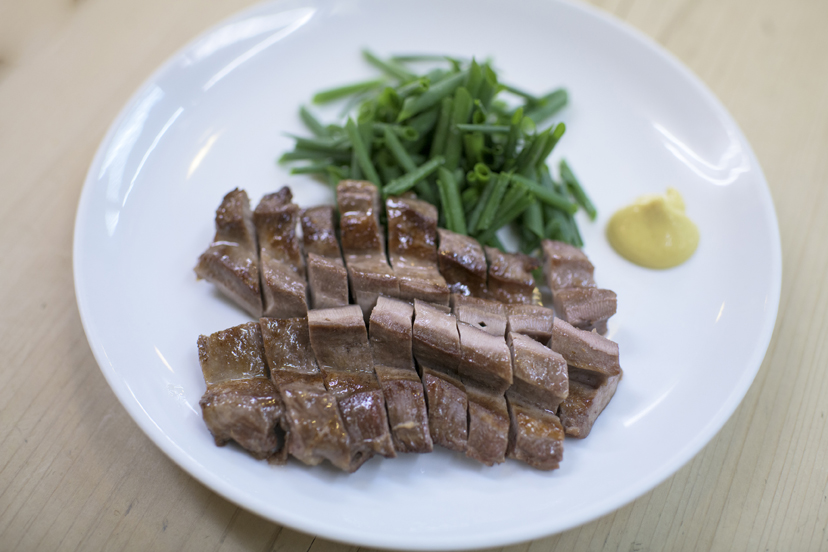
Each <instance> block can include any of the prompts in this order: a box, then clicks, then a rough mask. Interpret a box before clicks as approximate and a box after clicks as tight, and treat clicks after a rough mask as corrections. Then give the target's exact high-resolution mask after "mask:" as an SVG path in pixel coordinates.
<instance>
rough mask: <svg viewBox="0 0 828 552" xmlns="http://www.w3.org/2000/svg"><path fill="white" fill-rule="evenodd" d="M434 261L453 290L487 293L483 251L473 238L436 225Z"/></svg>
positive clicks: (484, 295)
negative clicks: (435, 255)
mask: <svg viewBox="0 0 828 552" xmlns="http://www.w3.org/2000/svg"><path fill="white" fill-rule="evenodd" d="M437 235H438V237H439V239H440V246H439V248H438V250H437V262H438V264H439V267H440V273H441V274H442V275H443V277H444V278H445V279H446V282H447V284H448V286H449V289H450V290H451V292H452V293H457V294H460V295H472V296H474V297H486V296H487V289H486V273H487V265H486V255H485V253H484V252H483V248H482V247H480V244H479V243H478V242H477V240H475V239H474V238H471V237H469V236H464V235H462V234H456V233H454V232H451V231H449V230H446V229H444V228H438V229H437Z"/></svg>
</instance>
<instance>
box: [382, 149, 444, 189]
mask: <svg viewBox="0 0 828 552" xmlns="http://www.w3.org/2000/svg"><path fill="white" fill-rule="evenodd" d="M445 162H446V160H445V158H444V157H435V158H434V159H430V160H429V161H426V162H425V163H423V164H422V165H420V166H419V167H417V168H416V169H414V170H413V171H410V172H407V173H406V174H404V175H402V176H401V177H399V178H397V179H396V180H393V181H391V182H389V183H388V185H386V186H385V188H384V189H383V193H384V194H385V195H386V196H393V195H400V194H402V193H405V192H407V191H408V190H410V189H411V188H413V187H414V185H415V184H417V182H419V181H420V180H423V179H424V178H426V177H427V176H429V175H430V174H431V173H433V172H434V171H436V170H437V169H438V168H440V167H441V166H442V165H443V163H445Z"/></svg>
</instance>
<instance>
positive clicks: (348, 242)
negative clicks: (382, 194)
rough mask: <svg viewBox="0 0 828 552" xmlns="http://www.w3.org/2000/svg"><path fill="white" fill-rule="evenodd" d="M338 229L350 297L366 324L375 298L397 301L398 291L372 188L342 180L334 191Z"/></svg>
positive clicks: (377, 204)
mask: <svg viewBox="0 0 828 552" xmlns="http://www.w3.org/2000/svg"><path fill="white" fill-rule="evenodd" d="M336 197H337V202H338V204H339V214H340V219H339V228H340V237H341V240H342V251H343V253H344V255H345V265H346V267H347V268H348V280H349V285H350V289H351V295H352V296H353V298H354V301H355V302H356V304H357V305H359V306H360V308H361V309H362V312H363V316H364V318H365V320H366V321H367V320H368V318H369V317H370V316H371V309H373V308H374V305H376V303H377V297H379V296H380V295H385V296H386V297H399V295H400V287H399V284H398V283H397V278H396V276H395V275H394V272H393V270H391V267H390V266H389V265H388V260H387V258H386V256H385V242H384V239H383V235H382V229H381V227H380V224H379V207H380V205H379V192H378V190H377V188H376V186H374V185H373V184H371V183H370V182H366V181H360V180H343V181H342V182H340V183H339V185H338V186H337V189H336Z"/></svg>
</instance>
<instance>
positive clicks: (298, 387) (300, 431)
mask: <svg viewBox="0 0 828 552" xmlns="http://www.w3.org/2000/svg"><path fill="white" fill-rule="evenodd" d="M259 323H260V325H261V328H262V338H263V340H264V350H265V358H266V360H267V363H268V366H269V367H270V377H271V380H272V381H273V383H274V384H275V385H276V389H278V390H279V394H280V395H281V396H282V401H283V403H284V422H285V423H284V426H285V430H286V431H287V440H286V443H287V445H286V446H287V449H288V452H289V453H290V454H291V455H292V456H294V457H295V458H297V459H298V460H299V461H301V462H303V463H305V464H308V465H310V466H315V465H317V464H319V463H320V462H322V461H323V460H328V461H330V462H331V464H333V465H334V466H336V467H337V468H339V469H342V470H345V471H349V470H350V462H351V455H350V443H349V441H348V434H347V432H346V431H345V425H344V422H343V420H342V417H341V415H340V413H339V408H338V407H337V404H336V399H335V398H334V397H333V395H331V393H330V392H329V391H328V390H327V389H326V388H325V380H324V378H323V377H322V373H321V372H320V371H319V368H318V366H317V365H316V359H315V358H314V355H313V351H312V349H311V346H310V335H309V333H308V321H307V319H306V318H285V319H275V318H262V319H261V320H260V321H259Z"/></svg>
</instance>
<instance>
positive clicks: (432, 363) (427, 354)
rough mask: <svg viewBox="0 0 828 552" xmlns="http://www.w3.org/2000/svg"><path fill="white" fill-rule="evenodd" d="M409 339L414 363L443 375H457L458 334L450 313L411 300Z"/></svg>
mask: <svg viewBox="0 0 828 552" xmlns="http://www.w3.org/2000/svg"><path fill="white" fill-rule="evenodd" d="M412 338H413V339H412V349H413V351H414V358H415V359H417V363H418V364H420V365H421V366H428V367H429V368H432V369H434V370H440V371H443V372H445V373H447V374H458V373H459V369H460V335H459V334H458V332H457V319H455V318H454V316H453V315H452V314H449V313H446V312H445V311H443V310H441V309H439V308H437V307H435V306H433V305H430V304H428V303H425V302H423V301H419V300H415V301H414V328H413V335H412Z"/></svg>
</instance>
